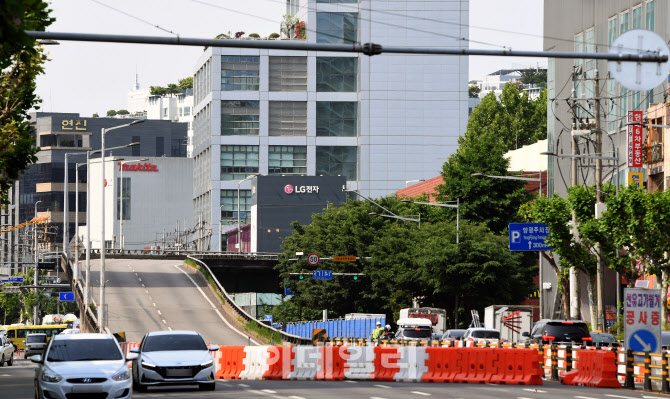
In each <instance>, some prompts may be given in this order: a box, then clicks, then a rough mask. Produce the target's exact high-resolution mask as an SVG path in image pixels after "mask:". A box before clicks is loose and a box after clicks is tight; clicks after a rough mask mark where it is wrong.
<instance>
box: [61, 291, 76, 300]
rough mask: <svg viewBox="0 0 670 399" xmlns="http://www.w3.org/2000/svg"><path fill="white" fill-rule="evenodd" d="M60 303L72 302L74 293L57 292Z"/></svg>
mask: <svg viewBox="0 0 670 399" xmlns="http://www.w3.org/2000/svg"><path fill="white" fill-rule="evenodd" d="M58 294H59V295H60V296H59V298H60V301H61V302H74V293H73V292H59V293H58Z"/></svg>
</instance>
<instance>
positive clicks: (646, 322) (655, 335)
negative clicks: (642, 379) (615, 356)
mask: <svg viewBox="0 0 670 399" xmlns="http://www.w3.org/2000/svg"><path fill="white" fill-rule="evenodd" d="M624 346H625V347H626V348H629V349H632V350H633V352H647V351H650V352H651V353H659V352H660V351H661V290H649V289H644V288H625V289H624Z"/></svg>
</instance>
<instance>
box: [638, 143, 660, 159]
mask: <svg viewBox="0 0 670 399" xmlns="http://www.w3.org/2000/svg"><path fill="white" fill-rule="evenodd" d="M643 149H644V163H654V162H660V161H662V160H663V142H661V141H654V142H652V143H651V144H646V145H645V146H644V148H643Z"/></svg>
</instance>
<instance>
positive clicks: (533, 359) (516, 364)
mask: <svg viewBox="0 0 670 399" xmlns="http://www.w3.org/2000/svg"><path fill="white" fill-rule="evenodd" d="M495 353H496V355H497V363H496V366H497V367H496V369H495V374H493V375H492V376H491V380H490V382H491V383H492V384H509V385H542V375H543V374H544V371H542V369H541V368H540V360H541V358H540V355H539V354H538V353H537V350H535V349H512V348H497V349H496V352H495Z"/></svg>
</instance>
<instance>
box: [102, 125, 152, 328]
mask: <svg viewBox="0 0 670 399" xmlns="http://www.w3.org/2000/svg"><path fill="white" fill-rule="evenodd" d="M142 122H144V119H135V120H134V121H132V122H130V123H126V124H123V125H119V126H114V127H110V128H109V129H105V128H102V129H101V131H100V139H101V140H100V154H101V165H102V176H101V178H100V193H101V194H102V195H101V197H102V200H101V203H100V214H101V215H102V222H101V223H100V241H101V244H100V303H99V304H98V323H100V331H101V332H102V331H104V329H105V327H106V324H107V320H105V318H104V317H105V311H104V307H105V285H106V282H105V135H106V134H107V133H109V132H111V131H112V130H116V129H121V128H124V127H128V126H132V125H137V124H138V123H142Z"/></svg>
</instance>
